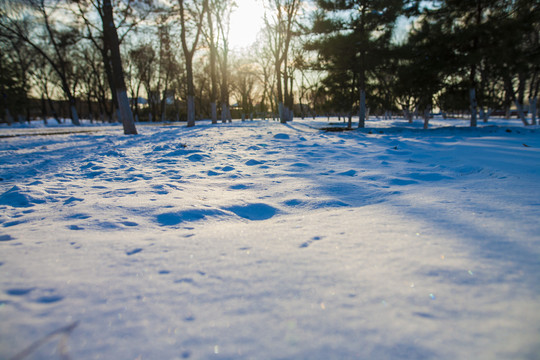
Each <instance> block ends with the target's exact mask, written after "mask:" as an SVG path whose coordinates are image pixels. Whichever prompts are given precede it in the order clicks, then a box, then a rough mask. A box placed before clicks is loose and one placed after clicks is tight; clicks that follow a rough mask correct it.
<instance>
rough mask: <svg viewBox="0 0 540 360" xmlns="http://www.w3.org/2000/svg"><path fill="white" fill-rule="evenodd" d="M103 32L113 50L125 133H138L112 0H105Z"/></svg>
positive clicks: (113, 63)
mask: <svg viewBox="0 0 540 360" xmlns="http://www.w3.org/2000/svg"><path fill="white" fill-rule="evenodd" d="M102 20H103V34H104V39H105V43H106V44H107V48H108V49H109V50H110V51H111V63H112V64H111V65H112V70H113V77H114V85H115V88H116V95H117V98H118V108H119V110H120V120H121V121H122V124H123V126H124V134H126V135H136V134H137V129H136V128H135V123H134V121H133V114H132V113H131V108H130V107H129V100H128V97H127V89H126V84H125V82H124V71H123V69H122V59H121V57H120V44H119V41H118V33H117V32H116V27H115V26H114V21H113V11H112V5H111V0H103V19H102Z"/></svg>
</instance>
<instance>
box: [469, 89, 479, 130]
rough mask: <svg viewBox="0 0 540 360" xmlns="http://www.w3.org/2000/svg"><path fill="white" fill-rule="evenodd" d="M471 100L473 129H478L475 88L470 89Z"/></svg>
mask: <svg viewBox="0 0 540 360" xmlns="http://www.w3.org/2000/svg"><path fill="white" fill-rule="evenodd" d="M469 100H470V102H471V127H476V125H477V114H476V111H477V107H478V104H477V102H476V90H475V89H474V88H470V89H469Z"/></svg>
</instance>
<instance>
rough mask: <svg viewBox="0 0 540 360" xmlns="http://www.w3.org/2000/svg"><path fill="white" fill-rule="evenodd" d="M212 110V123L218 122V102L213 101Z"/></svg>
mask: <svg viewBox="0 0 540 360" xmlns="http://www.w3.org/2000/svg"><path fill="white" fill-rule="evenodd" d="M210 107H211V112H212V124H217V104H216V102H215V101H214V102H212V104H210Z"/></svg>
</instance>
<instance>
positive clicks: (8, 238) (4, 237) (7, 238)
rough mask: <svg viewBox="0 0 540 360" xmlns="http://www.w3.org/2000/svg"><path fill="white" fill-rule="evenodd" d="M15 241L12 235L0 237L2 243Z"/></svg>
mask: <svg viewBox="0 0 540 360" xmlns="http://www.w3.org/2000/svg"><path fill="white" fill-rule="evenodd" d="M11 240H15V238H14V237H12V236H11V235H7V234H6V235H0V242H4V241H11Z"/></svg>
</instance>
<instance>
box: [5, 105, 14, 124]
mask: <svg viewBox="0 0 540 360" xmlns="http://www.w3.org/2000/svg"><path fill="white" fill-rule="evenodd" d="M6 120H7V123H8V125H11V124H13V116H11V112H10V111H9V109H8V108H6Z"/></svg>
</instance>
